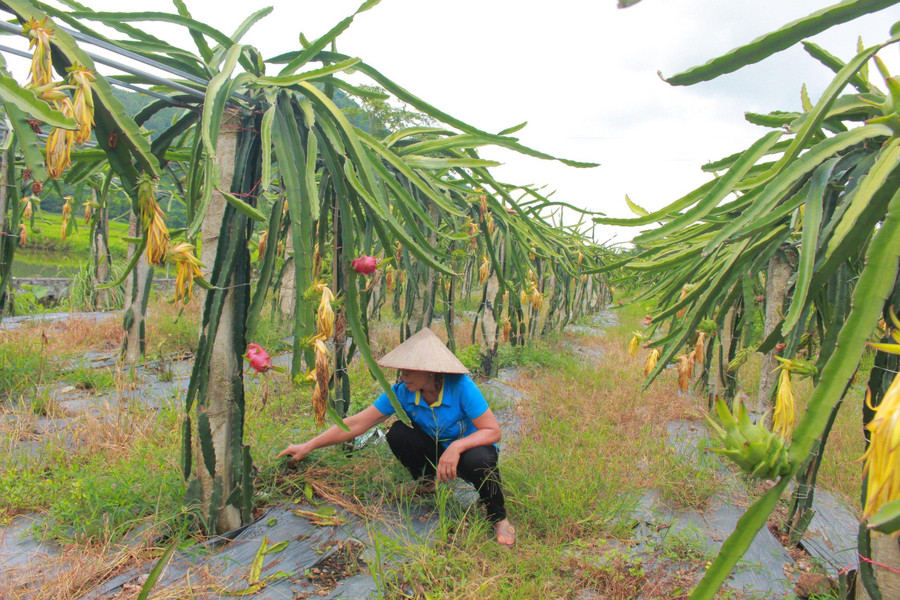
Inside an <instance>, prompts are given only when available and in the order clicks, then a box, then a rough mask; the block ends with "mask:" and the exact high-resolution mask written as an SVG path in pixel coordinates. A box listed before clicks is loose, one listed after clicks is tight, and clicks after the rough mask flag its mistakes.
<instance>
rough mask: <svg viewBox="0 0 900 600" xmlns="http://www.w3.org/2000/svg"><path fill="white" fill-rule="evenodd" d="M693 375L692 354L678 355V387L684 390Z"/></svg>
mask: <svg viewBox="0 0 900 600" xmlns="http://www.w3.org/2000/svg"><path fill="white" fill-rule="evenodd" d="M693 376H694V356H693V354H682V355H681V356H679V357H678V389H680V390H681V391H682V392H686V391H687V389H688V386H689V385H690V384H691V377H693Z"/></svg>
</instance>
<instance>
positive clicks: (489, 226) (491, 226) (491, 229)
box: [484, 213, 495, 236]
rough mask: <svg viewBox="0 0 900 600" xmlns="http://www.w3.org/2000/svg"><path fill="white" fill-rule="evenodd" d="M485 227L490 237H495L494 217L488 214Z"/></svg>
mask: <svg viewBox="0 0 900 600" xmlns="http://www.w3.org/2000/svg"><path fill="white" fill-rule="evenodd" d="M484 226H485V228H487V233H488V236H492V235H494V228H495V225H494V215H492V214H490V213H488V216H487V217H486V218H485V220H484Z"/></svg>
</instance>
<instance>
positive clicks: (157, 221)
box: [138, 173, 169, 265]
mask: <svg viewBox="0 0 900 600" xmlns="http://www.w3.org/2000/svg"><path fill="white" fill-rule="evenodd" d="M138 205H139V206H140V209H141V227H142V230H143V231H145V232H146V233H147V262H148V263H150V264H151V265H158V264H161V263H162V262H163V261H164V260H166V252H167V251H168V249H169V229H168V227H166V221H165V217H166V215H165V213H163V211H162V209H161V208H160V207H159V204H157V203H156V182H155V181H154V180H153V178H152V177H151V176H150V175H148V174H146V173H144V174H143V175H142V176H141V179H140V181H139V182H138Z"/></svg>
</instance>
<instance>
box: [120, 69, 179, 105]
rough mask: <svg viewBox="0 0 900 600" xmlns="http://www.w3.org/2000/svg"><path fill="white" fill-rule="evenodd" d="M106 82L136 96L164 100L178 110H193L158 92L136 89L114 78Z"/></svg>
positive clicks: (136, 87)
mask: <svg viewBox="0 0 900 600" xmlns="http://www.w3.org/2000/svg"><path fill="white" fill-rule="evenodd" d="M106 80H107V81H108V82H109V83H110V84H112V85H115V86H117V87H121V88H125V89H127V90H131V91H132V92H137V93H138V94H144V95H145V96H152V97H154V98H159V99H160V100H164V101H166V102H168V103H169V104H171V105H173V106H177V107H179V108H195V107H194V106H193V105H187V104H184V103H182V102H179V101H178V100H175V99H174V98H172V97H171V96H166V95H165V94H160V93H159V92H154V91H152V90H145V89H144V88H142V87H138V86H136V85H132V84H130V83H127V82H125V81H121V80H119V79H116V78H115V77H107V78H106Z"/></svg>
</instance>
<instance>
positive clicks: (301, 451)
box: [277, 444, 312, 461]
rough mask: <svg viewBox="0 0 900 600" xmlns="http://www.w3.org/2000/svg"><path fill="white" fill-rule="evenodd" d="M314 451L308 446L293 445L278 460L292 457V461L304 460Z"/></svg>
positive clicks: (283, 451) (282, 452)
mask: <svg viewBox="0 0 900 600" xmlns="http://www.w3.org/2000/svg"><path fill="white" fill-rule="evenodd" d="M311 451H312V449H311V448H309V447H308V446H307V445H306V444H291V445H290V446H288V447H287V448H285V449H284V450H282V451H281V453H280V454H279V455H278V456H277V458H281V457H282V456H290V457H291V460H292V461H295V460H303V459H304V458H305V457H306V455H307V454H309V453H310V452H311Z"/></svg>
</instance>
